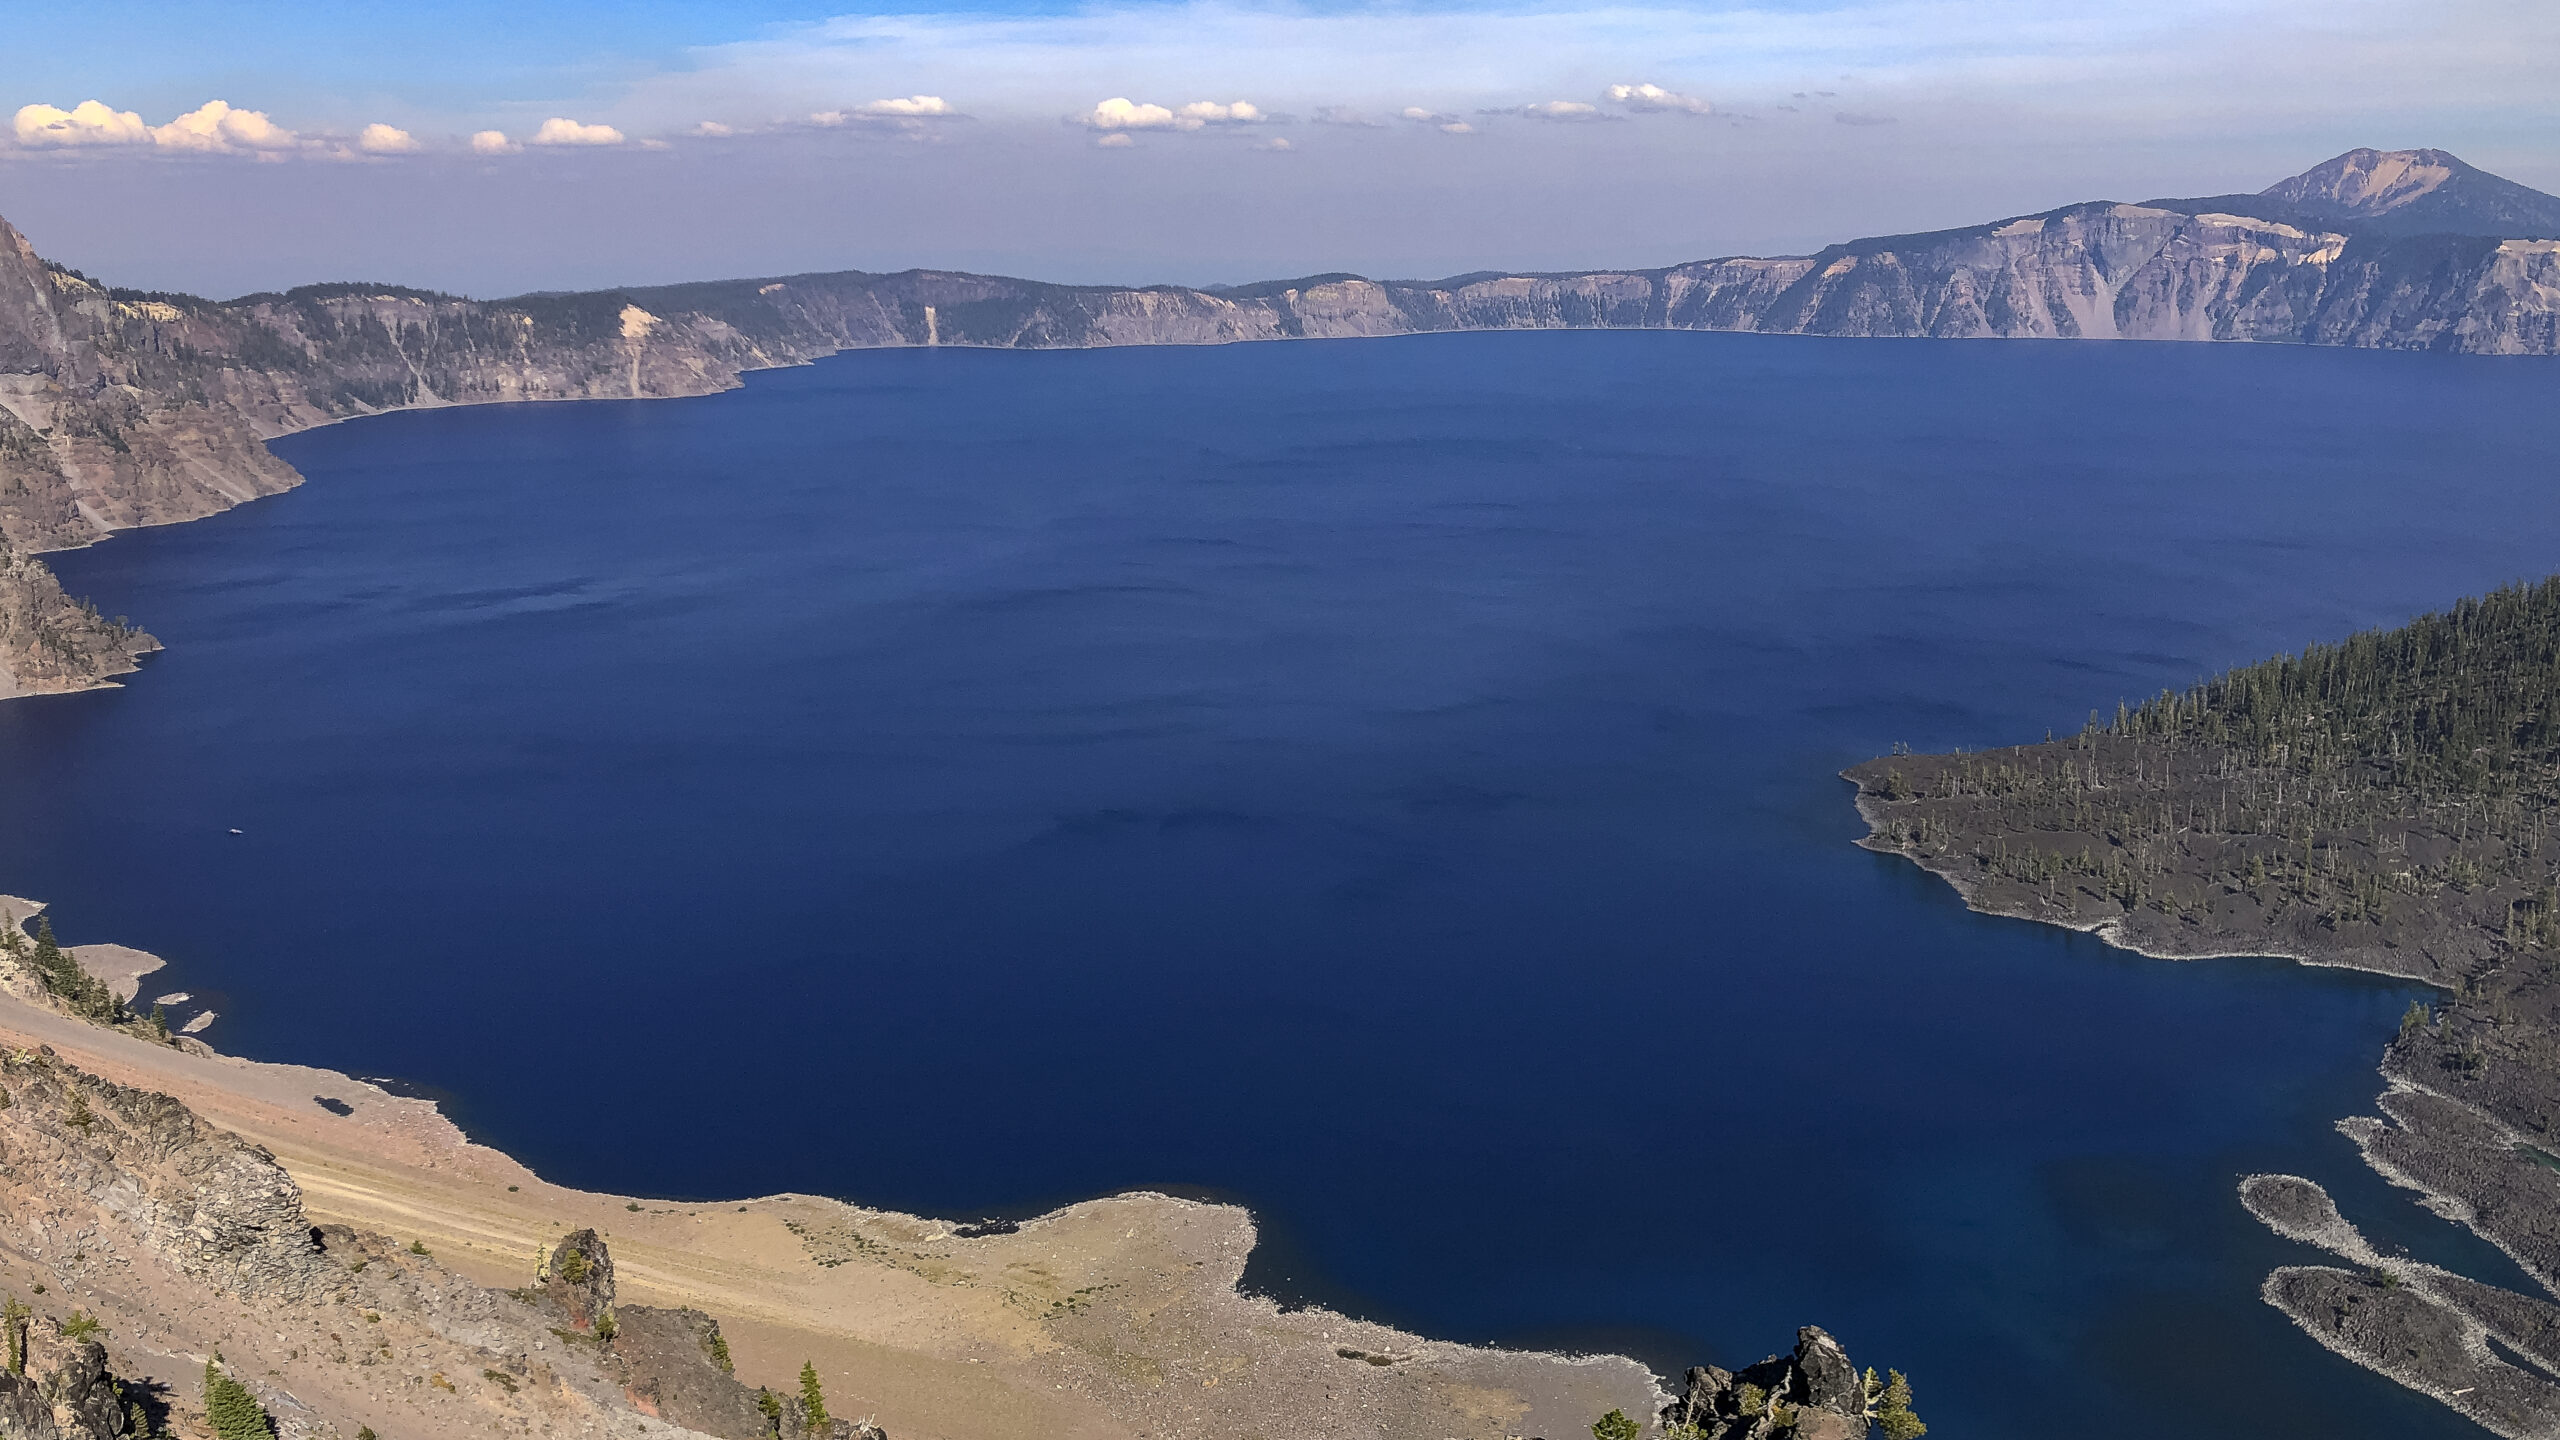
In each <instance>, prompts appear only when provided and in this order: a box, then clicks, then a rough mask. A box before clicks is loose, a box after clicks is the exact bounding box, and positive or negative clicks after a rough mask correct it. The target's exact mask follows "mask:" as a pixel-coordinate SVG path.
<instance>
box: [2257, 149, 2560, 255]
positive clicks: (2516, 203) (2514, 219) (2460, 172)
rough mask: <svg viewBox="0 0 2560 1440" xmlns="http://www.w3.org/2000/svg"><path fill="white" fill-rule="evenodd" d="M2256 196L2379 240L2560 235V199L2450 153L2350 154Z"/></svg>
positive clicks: (2370, 152)
mask: <svg viewBox="0 0 2560 1440" xmlns="http://www.w3.org/2000/svg"><path fill="white" fill-rule="evenodd" d="M2258 193H2259V195H2260V196H2261V197H2262V198H2264V199H2268V200H2274V201H2278V202H2281V203H2282V204H2284V205H2287V206H2290V207H2292V208H2293V209H2295V210H2298V211H2301V212H2303V213H2305V214H2308V215H2312V216H2316V217H2319V218H2321V219H2324V220H2329V221H2334V222H2341V223H2348V224H2353V225H2354V226H2355V227H2356V228H2357V229H2359V230H2362V231H2367V232H2371V233H2378V234H2388V235H2422V234H2430V233H2449V234H2463V235H2498V236H2508V237H2517V238H2525V237H2532V238H2544V237H2550V236H2560V196H2553V195H2546V194H2544V193H2543V192H2541V191H2539V190H2536V189H2533V188H2532V187H2530V186H2526V185H2519V184H2517V183H2516V182H2514V181H2513V180H2509V179H2507V178H2505V177H2504V176H2499V175H2492V174H2490V173H2489V172H2488V171H2486V170H2482V169H2479V168H2478V167H2476V166H2472V165H2466V164H2464V163H2463V162H2462V161H2461V159H2459V158H2458V157H2456V156H2455V155H2454V154H2453V153H2452V152H2450V151H2445V150H2350V151H2348V152H2347V153H2346V154H2344V155H2340V156H2338V157H2337V158H2335V159H2333V160H2326V161H2323V162H2321V163H2320V164H2318V165H2314V166H2312V167H2311V168H2310V169H2308V170H2305V171H2303V172H2302V173H2301V174H2299V175H2296V176H2294V177H2293V178H2292V179H2289V180H2279V181H2277V182H2276V183H2275V184H2273V185H2270V186H2268V187H2267V188H2266V189H2264V190H2261V191H2259V192H2258Z"/></svg>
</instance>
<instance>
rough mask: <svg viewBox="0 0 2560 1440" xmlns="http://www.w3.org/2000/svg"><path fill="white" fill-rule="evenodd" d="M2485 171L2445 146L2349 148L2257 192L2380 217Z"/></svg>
mask: <svg viewBox="0 0 2560 1440" xmlns="http://www.w3.org/2000/svg"><path fill="white" fill-rule="evenodd" d="M2482 174H2483V172H2481V171H2478V170H2474V169H2472V168H2471V167H2470V166H2468V165H2465V164H2463V163H2462V162H2461V161H2460V160H2458V159H2456V158H2455V157H2454V156H2453V155H2452V154H2451V153H2450V152H2448V151H2443V150H2350V151H2348V152H2347V153H2346V154H2344V155H2341V156H2339V157H2337V158H2336V159H2334V160H2326V161H2323V162H2321V163H2320V164H2318V165H2314V166H2312V167H2311V168H2310V169H2308V170H2305V171H2303V172H2302V173H2301V174H2299V175H2296V176H2294V177H2293V178H2292V179H2290V180H2279V181H2277V182H2276V183H2275V184H2273V185H2270V186H2268V187H2267V188H2266V189H2264V190H2261V191H2259V192H2258V193H2259V194H2261V195H2264V196H2266V197H2267V198H2268V199H2270V200H2282V201H2284V202H2285V203H2286V204H2288V205H2300V206H2303V207H2306V208H2318V209H2322V210H2334V211H2336V212H2337V213H2340V214H2344V215H2381V214H2385V213H2387V212H2389V211H2393V210H2397V209H2399V208H2401V207H2402V206H2404V205H2408V204H2410V203H2412V202H2414V201H2416V200H2418V199H2419V198H2420V197H2422V196H2426V195H2431V194H2433V193H2435V192H2436V191H2437V190H2440V189H2442V188H2444V186H2445V185H2446V184H2447V183H2448V182H2450V181H2452V180H2454V179H2456V178H2457V177H2460V176H2464V175H2482ZM2484 178H2487V179H2490V180H2496V179H2497V178H2498V177H2496V176H2494V175H2488V176H2485V177H2484ZM2500 183H2508V182H2503V181H2502V182H2500ZM2516 188H2518V189H2522V188H2524V187H2522V186H2518V187H2516Z"/></svg>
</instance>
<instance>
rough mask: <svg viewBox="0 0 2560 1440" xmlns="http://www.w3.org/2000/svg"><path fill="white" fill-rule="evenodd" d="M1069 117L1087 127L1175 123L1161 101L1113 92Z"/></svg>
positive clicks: (1139, 127) (1172, 125) (1153, 127)
mask: <svg viewBox="0 0 2560 1440" xmlns="http://www.w3.org/2000/svg"><path fill="white" fill-rule="evenodd" d="M1069 118H1070V119H1071V120H1072V122H1073V123H1075V124H1078V125H1082V126H1083V127H1084V128H1086V129H1087V130H1171V129H1174V128H1175V126H1176V121H1175V118H1174V114H1173V112H1172V111H1170V110H1167V109H1166V108H1164V107H1163V106H1161V105H1141V104H1139V103H1137V102H1136V101H1134V100H1131V99H1130V98H1129V97H1128V96H1126V95H1115V96H1113V97H1112V98H1110V99H1108V100H1105V101H1103V102H1101V103H1100V104H1098V105H1096V106H1094V107H1093V108H1092V109H1091V110H1088V111H1086V112H1085V113H1084V114H1082V115H1077V116H1071V117H1069ZM1191 128H1193V129H1198V128H1199V127H1198V126H1197V125H1194V126H1192V127H1191Z"/></svg>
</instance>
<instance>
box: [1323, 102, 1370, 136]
mask: <svg viewBox="0 0 2560 1440" xmlns="http://www.w3.org/2000/svg"><path fill="white" fill-rule="evenodd" d="M1315 122H1316V123H1317V124H1319V125H1348V126H1350V127H1352V128H1353V129H1357V130H1375V129H1378V128H1380V127H1382V126H1383V125H1385V124H1386V122H1385V121H1383V120H1372V119H1370V118H1369V117H1368V116H1366V115H1364V114H1362V113H1360V111H1359V109H1358V108H1357V107H1355V106H1351V105H1319V106H1317V107H1316V111H1315Z"/></svg>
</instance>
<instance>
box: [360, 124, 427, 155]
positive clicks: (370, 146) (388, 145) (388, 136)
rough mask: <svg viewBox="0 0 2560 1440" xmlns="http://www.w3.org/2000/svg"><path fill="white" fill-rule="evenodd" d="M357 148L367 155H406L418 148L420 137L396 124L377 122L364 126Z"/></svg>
mask: <svg viewBox="0 0 2560 1440" xmlns="http://www.w3.org/2000/svg"><path fill="white" fill-rule="evenodd" d="M356 148H357V149H359V150H362V151H363V152H364V153H366V154H367V155H406V154H408V153H410V152H411V151H413V150H415V149H417V148H418V137H417V136H415V135H412V134H410V133H409V132H408V131H406V130H403V129H401V128H400V127H398V126H396V125H383V124H379V123H376V124H372V125H367V126H366V127H364V133H363V134H361V135H358V136H357V137H356Z"/></svg>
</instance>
